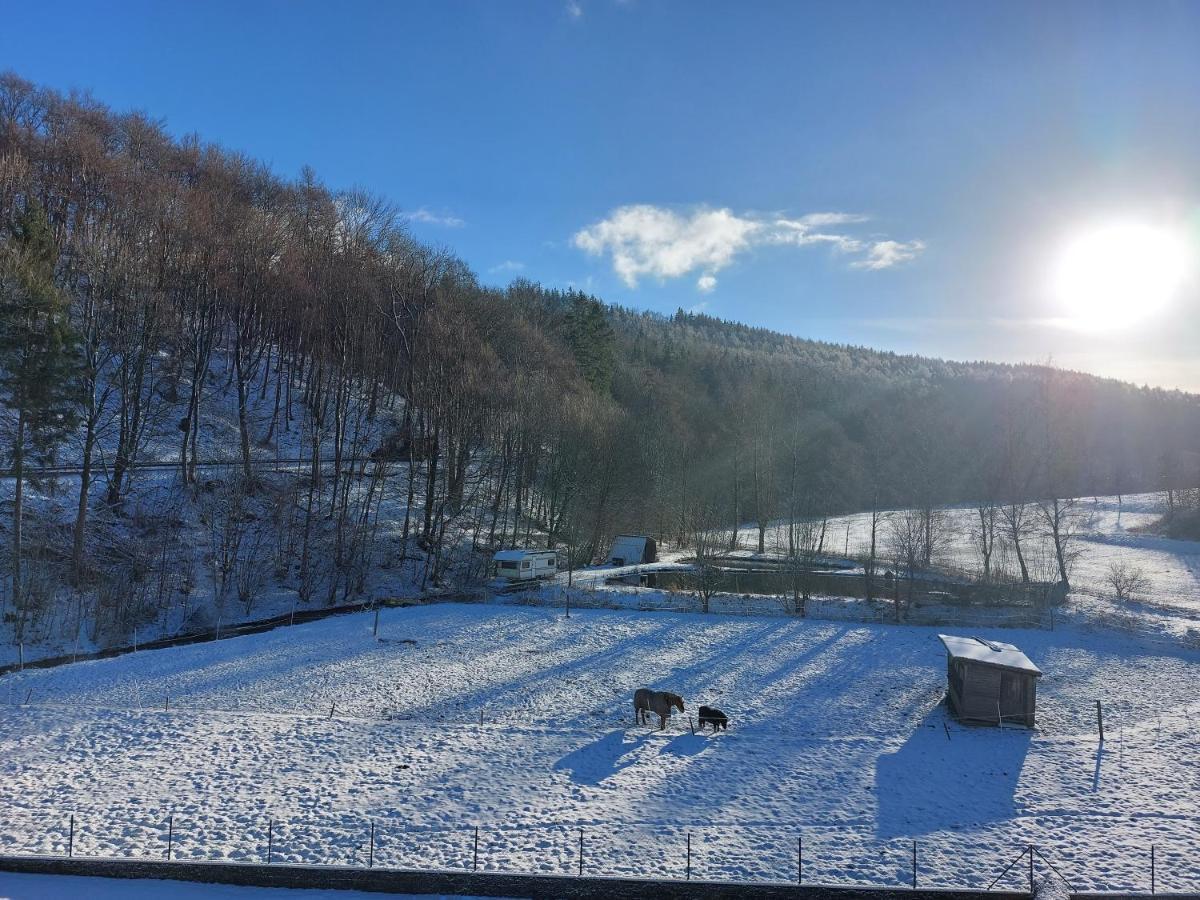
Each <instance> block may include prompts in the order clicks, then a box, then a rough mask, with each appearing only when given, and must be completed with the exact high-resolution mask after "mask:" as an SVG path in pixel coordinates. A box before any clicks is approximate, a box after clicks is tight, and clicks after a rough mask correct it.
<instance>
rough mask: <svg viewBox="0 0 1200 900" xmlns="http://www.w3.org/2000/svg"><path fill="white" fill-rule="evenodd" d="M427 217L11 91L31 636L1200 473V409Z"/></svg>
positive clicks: (1, 159)
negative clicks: (918, 352)
mask: <svg viewBox="0 0 1200 900" xmlns="http://www.w3.org/2000/svg"><path fill="white" fill-rule="evenodd" d="M404 221H405V220H404V218H403V216H402V215H400V213H399V210H398V208H397V207H396V206H394V205H393V204H392V202H391V201H390V200H387V199H384V198H380V197H375V196H371V195H369V194H366V193H363V192H360V191H350V192H345V191H334V190H331V189H329V188H327V187H326V186H324V185H323V184H322V183H321V182H320V180H319V179H318V176H317V174H316V173H313V172H310V171H305V172H304V173H302V174H301V175H300V177H299V178H297V179H295V180H288V179H286V178H284V177H281V176H280V175H278V174H276V173H273V172H271V171H269V170H268V169H267V168H266V167H265V166H264V165H263V164H261V163H259V162H257V161H255V160H251V159H247V158H245V157H243V156H241V155H239V154H238V153H236V152H234V151H231V150H226V149H222V148H220V147H217V146H214V145H211V144H207V143H204V142H203V141H201V140H200V139H198V138H195V137H188V138H184V139H175V138H173V137H171V136H170V135H169V133H168V132H167V130H166V129H165V127H164V126H163V125H162V124H161V123H158V122H156V121H154V120H152V119H150V118H148V117H147V116H145V115H142V114H138V113H117V112H114V111H111V110H109V109H107V108H106V107H104V106H103V105H101V104H99V103H97V102H95V101H93V100H91V99H89V98H87V97H74V96H73V97H64V96H61V95H59V94H56V93H53V92H50V91H46V90H42V89H38V88H36V87H34V86H32V85H30V84H28V83H26V82H24V81H22V80H21V79H20V78H18V77H17V76H15V75H12V74H8V75H3V76H0V329H2V332H3V334H2V340H0V394H2V400H3V404H4V409H3V418H2V419H0V429H2V432H0V453H2V454H3V458H4V466H5V468H6V469H7V470H8V476H9V477H8V478H7V479H6V480H5V482H4V489H3V492H2V493H0V497H2V498H3V502H4V504H5V506H4V519H5V525H4V527H5V535H6V539H5V542H4V544H5V546H4V550H3V551H0V560H2V564H3V566H4V572H5V575H6V577H5V578H4V586H3V604H2V605H0V609H2V610H3V614H4V617H5V620H6V621H7V622H9V623H12V624H13V629H14V631H15V632H16V633H17V634H23V633H26V632H27V630H29V629H33V630H34V631H36V632H38V633H41V634H48V633H50V632H52V631H56V630H57V633H60V634H61V633H64V632H68V631H70V630H71V629H74V630H75V632H76V633H77V632H78V630H79V629H80V628H81V627H82V628H84V629H85V630H86V631H87V632H88V633H89V637H90V639H94V640H96V641H100V642H102V641H104V640H116V639H118V638H121V637H122V636H124V635H127V634H128V633H129V631H130V630H131V629H133V628H136V627H137V624H138V623H139V622H148V621H162V622H165V621H167V620H168V618H169V617H170V616H172V615H173V616H175V621H176V624H177V625H182V624H184V622H185V620H190V619H191V618H193V617H194V616H196V615H197V614H198V610H199V609H200V607H201V604H200V602H199V601H196V600H181V599H180V598H181V597H183V598H187V597H189V596H195V595H197V594H198V593H201V592H202V593H203V594H204V603H203V606H204V608H205V609H206V610H208V612H207V613H206V615H207V616H208V617H209V620H211V619H212V618H213V617H214V616H215V617H219V616H221V615H223V614H224V610H225V607H226V604H227V603H228V604H230V605H231V606H233V605H234V604H241V605H242V606H243V607H244V608H245V612H246V614H247V615H248V614H249V613H250V612H251V611H252V609H253V606H254V603H255V598H256V596H257V595H258V594H259V593H260V592H262V591H265V590H267V589H268V588H270V589H271V590H276V591H286V592H290V593H291V594H292V595H294V596H296V597H298V598H299V601H300V602H302V603H306V604H318V603H332V602H335V601H337V600H339V599H348V598H353V597H356V596H360V595H362V594H363V593H366V592H369V591H371V590H373V589H374V585H375V584H376V582H375V581H373V578H374V573H376V572H377V571H379V570H381V569H385V570H394V571H398V572H402V573H403V579H402V580H404V579H407V583H411V584H412V585H413V587H414V588H415V589H427V588H429V587H431V586H439V585H449V584H454V583H462V582H464V581H471V580H474V579H478V578H479V576H480V574H481V571H482V569H481V565H480V560H481V559H483V558H484V554H482V553H478V552H476V551H480V550H483V549H485V548H495V547H499V546H502V545H506V546H510V545H513V544H518V545H519V544H524V543H532V542H538V543H545V544H548V545H550V546H561V547H563V548H566V549H569V551H570V552H571V553H572V554H574V555H575V557H576V558H577V559H579V560H586V559H589V558H591V557H592V556H593V555H594V554H595V553H596V552H597V551H598V550H600V549H601V548H603V546H604V544H605V542H606V541H607V539H608V538H609V537H610V536H611V535H613V534H614V533H616V532H618V531H622V530H635V531H648V532H651V533H653V534H656V535H658V536H659V537H660V538H662V539H664V540H666V541H668V542H679V543H688V542H691V541H693V540H694V539H695V537H696V535H697V534H704V533H707V532H710V531H712V530H714V529H719V528H728V527H729V526H730V525H732V524H734V523H735V522H749V521H758V522H766V521H768V520H780V519H783V520H787V521H790V522H793V523H803V522H811V521H815V520H820V519H822V518H823V517H825V516H828V515H830V514H833V513H836V512H842V511H847V510H853V509H881V508H886V507H900V506H905V507H913V508H917V509H921V510H925V512H926V518H927V519H928V518H929V516H930V514H931V511H932V510H935V509H936V508H937V507H939V506H943V505H946V504H954V503H964V502H980V501H987V502H989V503H992V504H993V505H994V507H999V506H1000V505H1001V504H1003V503H1004V502H1005V501H1024V500H1045V499H1055V498H1064V497H1071V496H1076V495H1079V494H1095V493H1121V492H1132V491H1144V490H1164V489H1170V490H1172V491H1174V490H1176V489H1184V488H1188V487H1191V486H1193V485H1195V484H1196V482H1197V475H1198V474H1200V463H1198V461H1197V456H1196V454H1195V452H1194V451H1195V450H1196V449H1197V448H1198V447H1200V401H1198V398H1196V397H1195V396H1192V395H1185V394H1180V393H1177V392H1166V391H1161V390H1148V389H1140V388H1136V387H1134V386H1131V385H1127V384H1122V383H1118V382H1115V381H1111V380H1104V379H1099V378H1095V377H1092V376H1088V375H1082V374H1077V373H1071V372H1064V371H1059V370H1055V369H1052V368H1048V367H1029V366H1001V365H994V364H989V363H949V362H943V361H939V360H931V359H923V358H917V357H906V356H897V355H894V354H889V353H883V352H878V351H874V350H866V349H862V348H856V347H844V346H834V345H829V344H823V343H817V342H812V341H805V340H801V339H798V338H793V337H789V336H785V335H781V334H776V333H772V332H768V331H764V330H761V329H755V328H750V327H747V326H744V325H739V324H735V323H729V322H723V321H719V320H716V319H713V318H710V317H707V316H702V315H692V314H686V313H682V312H680V313H678V314H677V315H675V316H674V317H670V318H666V317H662V316H658V315H653V314H650V313H642V312H637V311H633V310H630V309H625V308H621V307H615V306H608V305H605V304H604V303H603V302H602V301H601V300H599V299H597V298H594V297H590V296H586V295H584V294H580V293H577V292H562V291H555V290H547V289H543V288H541V287H539V286H538V285H537V284H536V283H533V282H527V281H519V282H516V283H514V284H512V285H511V286H510V287H509V288H507V289H505V290H498V289H493V288H489V287H486V286H484V285H481V284H480V282H479V280H478V279H477V278H476V276H475V275H474V274H473V273H472V272H471V271H470V269H469V268H468V266H466V265H465V264H464V263H463V262H462V261H461V260H459V259H456V258H455V257H454V256H453V255H452V254H450V253H448V252H446V251H444V250H441V249H436V248H432V247H428V246H425V245H423V244H421V243H420V242H418V241H416V240H415V239H414V238H413V237H412V236H411V235H410V234H409V233H408V232H407V231H406V229H405V227H404ZM221 460H225V461H232V462H234V463H235V464H236V465H234V466H231V467H226V468H223V469H214V468H213V467H212V465H211V464H212V463H214V462H216V461H221ZM289 461H291V462H290V463H289ZM150 463H161V464H166V467H165V468H159V469H150V468H147V466H148V464H150ZM52 465H58V466H63V467H66V468H67V469H69V470H70V471H66V470H63V471H61V472H56V471H47V467H49V466H52ZM289 466H290V467H289ZM1019 527H1020V523H1017V524H1016V525H1014V528H1018V529H1019ZM929 533H930V532H929V531H928V529H927V530H926V534H927V535H928V534H929ZM796 540H799V538H796ZM928 543H932V542H931V541H929V542H928ZM789 550H790V551H791V552H795V550H796V547H795V546H794V545H793V546H792V547H790V548H789ZM923 555H924V557H925V559H926V561H928V560H929V558H930V557H931V556H933V555H934V553H933V548H932V547H931V546H927V547H926V548H925V552H924V553H923ZM201 586H202V587H201ZM214 610H215V612H214Z"/></svg>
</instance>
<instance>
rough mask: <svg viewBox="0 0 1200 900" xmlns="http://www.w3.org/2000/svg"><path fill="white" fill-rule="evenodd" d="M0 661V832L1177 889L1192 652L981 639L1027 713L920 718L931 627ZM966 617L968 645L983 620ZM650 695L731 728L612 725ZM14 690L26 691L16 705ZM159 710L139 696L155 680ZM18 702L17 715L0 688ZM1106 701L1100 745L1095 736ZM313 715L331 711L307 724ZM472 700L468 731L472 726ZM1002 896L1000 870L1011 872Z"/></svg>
mask: <svg viewBox="0 0 1200 900" xmlns="http://www.w3.org/2000/svg"><path fill="white" fill-rule="evenodd" d="M371 625H372V618H371V616H370V615H354V616H346V617H342V618H338V619H334V620H327V621H324V622H318V623H313V624H311V625H306V626H299V627H296V628H292V629H282V630H278V631H274V632H270V633H267V634H262V635H255V636H249V637H244V638H237V639H233V640H228V641H223V642H220V643H216V644H207V645H197V646H192V647H183V648H176V649H172V650H166V651H156V652H143V653H139V654H136V655H133V656H126V657H122V658H118V659H113V660H106V661H100V662H94V663H80V664H78V665H75V666H68V667H62V668H59V669H54V670H42V671H27V672H24V673H21V674H16V675H11V676H6V677H5V678H4V679H0V701H7V703H6V704H4V705H0V808H3V809H5V811H6V812H5V816H4V818H3V821H2V823H0V850H2V851H4V852H62V851H63V850H64V849H65V845H66V840H67V833H68V829H69V825H68V822H69V816H70V815H71V813H74V814H75V816H76V825H75V827H76V834H75V842H76V843H75V850H76V852H77V853H88V854H103V855H143V854H144V855H159V854H161V853H162V852H163V849H164V846H165V839H166V828H165V824H166V820H167V817H168V815H170V814H173V815H174V831H175V837H174V841H175V844H174V849H175V852H176V853H177V854H178V855H179V856H180V857H181V858H229V859H247V860H249V859H260V858H262V857H263V856H264V854H265V848H266V842H267V832H268V823H269V820H270V819H272V818H273V819H274V820H275V821H274V824H273V825H272V826H270V827H271V828H272V841H273V853H274V854H275V858H276V859H279V860H292V861H302V862H314V863H355V862H358V863H363V862H365V857H366V853H367V849H368V847H367V844H368V834H369V823H370V822H371V821H374V822H375V823H376V850H375V853H376V857H375V858H376V863H377V864H382V865H404V866H415V865H424V866H448V867H458V866H463V867H465V866H468V865H470V862H471V854H472V843H473V828H474V827H475V826H476V825H478V826H479V828H480V866H481V868H484V869H500V870H506V871H535V872H573V871H575V870H576V867H577V866H578V848H579V829H581V828H582V830H583V834H584V862H585V870H586V871H588V872H591V873H595V874H638V875H653V874H662V875H666V876H668V877H673V876H682V875H683V874H684V866H685V862H684V859H685V847H686V842H687V835H688V833H689V832H690V834H691V842H692V867H693V868H692V871H693V874H694V875H696V876H700V877H719V878H734V879H751V878H770V879H784V880H788V879H791V878H793V877H794V876H795V868H796V851H797V843H796V842H797V838H798V837H799V836H800V835H803V839H804V865H805V878H806V880H811V881H830V882H860V883H876V884H896V883H902V884H903V883H908V880H909V879H910V878H911V871H910V867H911V854H912V841H913V840H916V841H917V842H918V856H919V865H920V870H921V879H922V881H923V882H924V883H928V884H945V885H963V886H974V887H986V886H987V884H988V883H989V882H990V881H991V880H992V879H993V878H994V877H995V876H996V875H997V874H999V872H1000V871H1001V869H1003V867H1004V866H1005V865H1006V864H1007V863H1008V861H1009V859H1010V858H1011V857H1013V856H1015V855H1016V854H1017V853H1018V852H1019V851H1020V849H1021V847H1022V846H1023V845H1025V844H1028V843H1030V842H1033V843H1036V844H1037V845H1038V846H1039V847H1040V848H1042V850H1043V852H1044V853H1045V854H1046V856H1047V858H1049V859H1050V860H1052V861H1053V862H1054V864H1055V865H1057V866H1058V867H1059V868H1061V869H1062V870H1063V871H1064V872H1065V873H1066V874H1067V875H1068V876H1069V877H1071V878H1072V880H1073V881H1074V882H1075V883H1076V886H1077V887H1092V888H1108V889H1114V890H1122V889H1142V888H1146V887H1148V881H1149V848H1150V845H1151V844H1155V845H1156V847H1157V864H1158V865H1157V868H1158V887H1159V889H1160V890H1169V889H1175V890H1183V889H1189V888H1190V889H1192V890H1196V889H1200V864H1197V862H1196V860H1197V859H1198V858H1200V802H1198V801H1200V766H1198V760H1200V732H1197V730H1196V729H1195V727H1194V725H1193V717H1194V716H1195V714H1196V713H1197V712H1200V652H1198V651H1197V650H1195V649H1193V648H1191V647H1189V646H1188V645H1186V644H1185V643H1183V642H1179V641H1172V640H1171V639H1170V638H1169V636H1166V635H1158V636H1156V637H1153V638H1150V637H1147V636H1144V635H1140V634H1125V633H1116V632H1107V631H1104V630H1100V629H1095V628H1087V629H1083V628H1079V627H1076V626H1073V625H1072V626H1068V627H1065V628H1060V629H1058V630H1056V631H1053V632H1051V631H1030V632H1023V631H1017V630H1005V631H1004V632H1003V633H1002V634H1001V635H1000V636H1001V637H1002V638H1003V639H1004V640H1009V641H1013V642H1014V643H1017V644H1018V645H1019V646H1021V647H1022V648H1023V649H1024V650H1025V651H1026V652H1027V653H1029V655H1030V656H1031V657H1032V658H1033V659H1034V661H1035V662H1037V663H1038V664H1039V665H1040V666H1041V667H1042V668H1043V669H1044V670H1045V672H1046V673H1047V674H1046V677H1045V678H1044V679H1043V682H1042V684H1041V686H1040V689H1039V704H1038V716H1039V725H1040V728H1039V730H1038V731H1037V732H1034V733H1030V732H1027V731H1024V730H996V729H986V728H981V729H968V728H962V727H959V726H957V725H955V724H954V723H953V722H952V721H948V720H947V719H946V718H945V715H944V712H943V708H942V707H941V706H939V700H940V698H941V695H942V691H943V681H944V666H945V663H944V655H943V652H942V650H941V647H940V644H938V642H937V639H936V629H929V628H918V627H896V626H886V625H860V624H849V623H837V622H820V621H814V620H809V621H798V620H792V619H784V618H756V617H750V616H744V617H717V616H699V615H689V614H672V613H638V612H634V611H607V610H580V611H574V612H573V613H572V615H571V618H570V619H566V618H565V617H564V616H563V614H562V612H561V611H557V610H547V609H537V608H513V607H497V606H468V605H439V606H431V607H418V608H409V609H395V610H386V611H385V612H384V613H383V620H382V628H381V637H382V638H384V640H383V641H380V642H377V641H375V640H374V639H373V638H372V636H371ZM984 636H987V635H984ZM643 684H647V685H652V686H657V687H662V688H670V689H673V690H676V691H678V692H679V693H681V694H683V695H684V696H685V697H686V698H687V702H688V708H689V711H692V710H694V708H695V705H696V704H698V703H703V702H707V703H710V704H715V705H718V706H721V707H722V708H724V709H725V710H726V711H727V712H728V713H729V714H730V715H731V718H732V720H733V728H732V729H731V730H730V731H729V732H727V733H724V734H721V735H718V736H715V737H714V736H693V735H692V734H690V733H689V731H688V729H687V726H686V722H684V721H681V720H680V719H678V718H677V719H676V720H675V721H673V723H672V727H671V728H670V729H668V730H667V731H666V732H663V733H660V732H651V731H649V730H648V729H645V728H637V727H634V726H633V725H632V709H631V706H630V695H631V693H632V691H633V689H634V688H636V687H638V686H640V685H643ZM30 692H32V693H30ZM168 694H169V696H170V709H169V711H164V710H163V706H164V705H165V703H166V697H167V695H168ZM26 697H31V699H32V703H31V704H30V705H28V706H22V705H19V704H21V703H22V702H23V701H24V700H25V699H26ZM1097 699H1101V700H1102V701H1103V702H1104V710H1105V725H1106V730H1107V736H1108V741H1107V742H1106V744H1105V748H1104V749H1103V750H1102V751H1101V750H1100V749H1099V747H1098V741H1097V739H1096V735H1095V718H1094V717H1095V700H1097ZM331 710H332V712H333V716H332V718H331V717H330V712H331ZM481 716H482V719H483V723H484V724H482V725H480V724H479V721H480V717H481ZM1010 877H1011V878H1012V883H1013V885H1014V886H1015V885H1017V883H1018V881H1019V879H1020V876H1019V875H1011V876H1010Z"/></svg>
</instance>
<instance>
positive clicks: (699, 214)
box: [572, 204, 925, 293]
mask: <svg viewBox="0 0 1200 900" xmlns="http://www.w3.org/2000/svg"><path fill="white" fill-rule="evenodd" d="M866 221H867V217H866V216H863V215H859V214H857V213H842V212H815V213H809V214H807V215H804V216H800V217H799V218H787V217H784V216H774V217H764V216H758V215H751V214H748V215H738V214H736V213H734V212H733V211H732V210H729V209H711V208H708V207H699V208H697V209H693V210H692V211H690V212H676V211H674V210H671V209H666V208H663V207H660V206H652V205H649V204H636V205H632V206H622V207H618V208H617V209H614V210H613V211H612V212H611V213H610V214H609V215H608V217H607V218H605V219H602V220H600V221H599V222H596V223H595V224H593V225H589V226H588V227H587V228H583V229H581V230H580V231H578V232H576V233H575V235H574V236H573V238H572V242H573V243H574V244H575V246H576V247H578V248H579V249H581V250H584V251H586V252H587V253H589V254H591V255H593V256H604V255H608V256H610V257H611V259H612V266H613V270H614V271H615V272H616V273H617V275H618V276H619V277H620V279H621V280H622V281H623V282H625V284H626V285H628V286H629V287H631V288H636V287H637V285H638V282H639V281H640V280H641V279H642V278H645V277H652V278H658V279H660V280H665V279H668V278H679V277H681V276H683V275H688V274H691V273H696V272H698V273H699V277H698V278H697V279H696V288H697V290H699V291H700V292H701V293H709V292H710V291H712V290H713V289H714V288H715V287H716V285H717V279H716V273H717V272H719V271H721V270H722V269H724V268H726V267H728V266H729V265H731V264H732V263H733V262H734V260H735V259H736V257H737V256H738V255H739V254H742V253H745V252H747V251H749V250H751V249H752V248H754V247H756V246H760V245H777V246H784V245H790V246H797V247H801V246H809V245H817V244H825V245H827V246H829V247H831V248H832V249H833V250H834V251H836V252H838V253H842V254H846V255H851V256H857V257H859V258H858V259H856V260H855V261H854V262H852V263H851V265H852V266H854V267H855V268H863V269H885V268H888V267H889V266H893V265H896V264H898V263H901V262H907V261H908V260H911V259H914V258H915V257H916V256H917V254H918V253H920V251H921V250H923V249H924V246H925V245H924V244H923V243H921V242H920V241H911V242H909V243H902V242H900V241H892V240H875V241H869V240H864V239H862V238H859V237H855V236H853V235H852V234H847V233H845V232H844V230H843V229H844V228H845V227H846V226H851V225H857V224H861V223H863V222H866Z"/></svg>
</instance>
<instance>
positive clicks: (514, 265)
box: [488, 259, 525, 275]
mask: <svg viewBox="0 0 1200 900" xmlns="http://www.w3.org/2000/svg"><path fill="white" fill-rule="evenodd" d="M524 269H525V263H523V262H520V261H519V260H515V259H506V260H505V261H504V262H502V263H500V264H498V265H495V266H492V267H491V268H490V269H488V271H489V272H492V273H494V274H497V275H500V274H503V273H505V272H521V271H524Z"/></svg>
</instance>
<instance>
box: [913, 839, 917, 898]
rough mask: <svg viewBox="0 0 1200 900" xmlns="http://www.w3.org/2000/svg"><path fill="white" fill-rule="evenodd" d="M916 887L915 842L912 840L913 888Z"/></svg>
mask: <svg viewBox="0 0 1200 900" xmlns="http://www.w3.org/2000/svg"><path fill="white" fill-rule="evenodd" d="M916 889H917V842H916V841H913V890H914V891H915V890H916Z"/></svg>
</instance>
